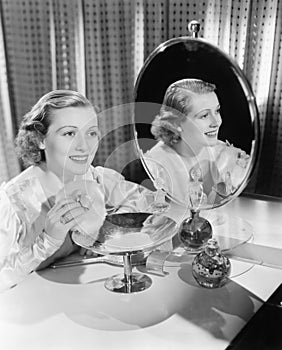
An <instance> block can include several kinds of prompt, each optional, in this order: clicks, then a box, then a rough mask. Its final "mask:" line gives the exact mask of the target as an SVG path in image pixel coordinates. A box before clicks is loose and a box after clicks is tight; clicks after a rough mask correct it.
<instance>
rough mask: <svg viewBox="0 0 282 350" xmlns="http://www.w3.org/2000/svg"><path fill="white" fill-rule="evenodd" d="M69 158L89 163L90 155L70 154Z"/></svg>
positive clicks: (79, 162) (76, 161) (81, 162)
mask: <svg viewBox="0 0 282 350" xmlns="http://www.w3.org/2000/svg"><path fill="white" fill-rule="evenodd" d="M69 158H70V159H71V160H72V161H73V162H75V163H78V164H86V163H87V160H88V155H84V156H81V155H80V156H75V155H74V156H69Z"/></svg>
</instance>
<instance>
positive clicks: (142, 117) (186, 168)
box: [134, 37, 259, 210]
mask: <svg viewBox="0 0 282 350" xmlns="http://www.w3.org/2000/svg"><path fill="white" fill-rule="evenodd" d="M206 83H208V84H206ZM196 85H197V86H196ZM202 85H204V87H203V86H202ZM191 86H193V89H194V90H193V89H192V88H191ZM195 86H196V87H195ZM206 86H208V88H207V87H206ZM195 89H196V90H195ZM191 90H192V91H191ZM188 95H192V97H191V98H190V97H189V96H188ZM187 96H188V97H187ZM134 100H135V107H134V108H135V111H134V118H135V141H136V143H137V148H138V150H139V153H140V158H141V161H142V163H143V166H144V168H145V170H146V172H147V173H148V175H149V177H150V179H151V180H152V181H153V183H154V185H155V187H157V188H158V187H161V188H162V189H163V190H164V191H165V192H166V194H167V195H168V197H170V198H171V199H172V200H174V201H176V202H178V203H180V204H182V205H185V206H188V207H189V208H190V209H195V210H199V209H211V208H214V207H218V206H221V205H223V204H225V203H227V202H229V201H230V200H231V199H232V198H235V197H236V196H237V195H238V194H239V193H241V191H242V190H243V189H244V187H245V186H246V184H247V182H248V179H249V178H250V175H251V173H252V171H253V168H254V164H255V161H256V156H257V150H258V142H259V128H258V113H257V106H256V102H255V97H254V95H253V92H252V89H251V87H250V85H249V83H248V81H247V79H246V77H245V75H244V73H243V72H242V70H241V69H240V68H239V66H238V65H237V64H236V62H235V61H233V60H232V59H231V58H230V57H229V56H228V55H226V54H225V53H224V52H222V51H221V50H220V49H218V48H217V47H215V46H213V45H211V44H209V43H208V42H206V41H205V40H203V39H198V38H191V37H179V38H176V39H171V40H168V41H167V42H165V43H163V44H161V45H160V46H159V47H158V48H157V49H155V50H154V51H153V53H152V54H151V55H150V56H149V57H148V59H147V60H146V62H145V64H144V65H143V67H142V69H141V71H140V73H139V76H138V78H137V81H136V84H135V90H134ZM197 142H198V144H197Z"/></svg>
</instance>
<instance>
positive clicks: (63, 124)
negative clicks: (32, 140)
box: [43, 107, 99, 182]
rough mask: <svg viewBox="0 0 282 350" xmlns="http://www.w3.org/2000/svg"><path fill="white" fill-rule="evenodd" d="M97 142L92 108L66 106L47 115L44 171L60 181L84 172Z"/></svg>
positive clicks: (94, 151)
mask: <svg viewBox="0 0 282 350" xmlns="http://www.w3.org/2000/svg"><path fill="white" fill-rule="evenodd" d="M98 143H99V131H98V123H97V115H96V113H95V111H94V109H93V108H92V107H67V108H63V109H58V110H53V111H52V112H51V124H50V126H49V129H48V132H47V135H46V137H45V139H44V141H43V144H44V146H45V155H46V166H47V169H48V170H50V171H52V172H54V173H55V174H56V175H57V176H58V177H59V178H60V179H61V180H62V181H63V182H68V181H71V180H73V177H74V176H75V175H83V174H85V173H86V172H87V170H88V168H89V166H90V165H91V163H92V161H93V159H94V156H95V154H96V151H97V148H98Z"/></svg>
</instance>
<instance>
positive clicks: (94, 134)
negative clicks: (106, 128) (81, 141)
mask: <svg viewBox="0 0 282 350" xmlns="http://www.w3.org/2000/svg"><path fill="white" fill-rule="evenodd" d="M88 135H89V136H90V137H96V136H97V135H98V133H97V131H90V132H89V134H88Z"/></svg>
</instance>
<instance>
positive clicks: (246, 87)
mask: <svg viewBox="0 0 282 350" xmlns="http://www.w3.org/2000/svg"><path fill="white" fill-rule="evenodd" d="M178 44H182V45H184V46H187V45H190V46H191V47H194V48H196V47H197V46H198V47H199V45H201V46H202V47H204V48H207V50H209V51H212V52H213V53H215V54H217V55H219V56H220V57H221V58H222V59H224V60H225V61H226V62H228V63H229V64H230V67H231V70H232V72H233V74H234V76H235V77H236V79H237V82H238V83H239V84H240V87H241V89H242V91H243V93H244V95H245V98H246V102H247V105H248V111H249V115H250V118H251V121H250V123H251V129H252V130H253V139H252V143H251V150H250V153H249V154H250V159H251V162H250V164H249V166H248V168H247V170H246V174H245V177H244V180H243V181H242V183H241V184H240V185H239V187H238V188H237V189H236V190H235V192H234V194H233V195H232V196H231V198H226V199H223V200H222V201H221V202H220V203H219V204H217V205H215V206H213V208H216V207H220V206H222V205H224V204H226V203H228V202H230V201H231V200H233V199H234V198H236V197H237V196H238V195H239V194H240V193H241V192H242V191H243V190H244V188H245V187H246V185H247V184H248V182H249V181H250V178H251V176H252V175H253V172H254V168H255V165H256V162H257V159H258V150H259V144H260V128H259V116H258V108H257V104H256V98H255V96H254V94H253V91H252V88H251V85H250V83H249V81H248V80H247V78H246V76H245V74H244V73H243V71H242V70H241V68H240V67H239V65H238V64H237V62H236V61H235V60H234V59H232V58H231V57H229V56H228V55H227V54H226V53H225V52H223V51H222V50H221V49H219V48H218V47H216V46H214V45H212V44H210V43H209V42H207V41H206V40H204V39H202V38H192V37H189V36H182V37H178V38H173V39H170V40H168V41H166V42H164V43H162V44H160V45H159V46H158V47H157V48H156V49H155V50H154V51H153V52H152V53H151V54H150V55H149V56H148V58H147V59H146V60H145V62H144V64H143V66H142V68H141V70H140V72H139V74H138V76H137V79H136V82H135V85H134V102H135V104H136V103H146V102H147V103H159V104H160V105H161V104H162V101H159V102H152V101H138V89H139V86H140V84H141V82H142V78H143V75H144V73H145V71H146V70H147V69H148V67H149V65H150V64H151V63H152V62H153V61H154V60H155V58H156V57H157V56H158V55H160V54H163V53H164V52H165V51H166V50H167V49H169V48H171V47H172V46H174V45H178ZM194 51H195V50H194ZM185 77H187V75H183V77H182V78H181V77H177V78H176V79H175V81H176V80H178V79H183V78H185ZM193 78H198V77H197V76H194V77H193ZM169 85H170V84H169ZM169 85H167V87H168V86H169ZM133 125H134V141H135V145H136V148H137V151H138V152H139V155H140V160H141V163H142V165H143V167H144V169H145V171H146V173H147V175H148V176H149V178H150V180H151V181H153V182H154V177H153V175H152V173H151V171H150V170H149V168H148V166H147V164H146V161H145V159H144V154H143V150H142V149H141V148H140V145H139V142H138V132H137V130H136V118H135V114H134V123H133ZM166 195H167V196H168V198H169V199H171V200H172V201H174V202H176V203H178V204H180V205H182V206H183V205H184V204H185V203H183V202H182V201H180V200H178V199H177V198H175V197H173V196H172V195H171V194H170V193H167V192H166ZM186 207H187V206H186ZM205 209H212V208H203V210H205Z"/></svg>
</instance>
